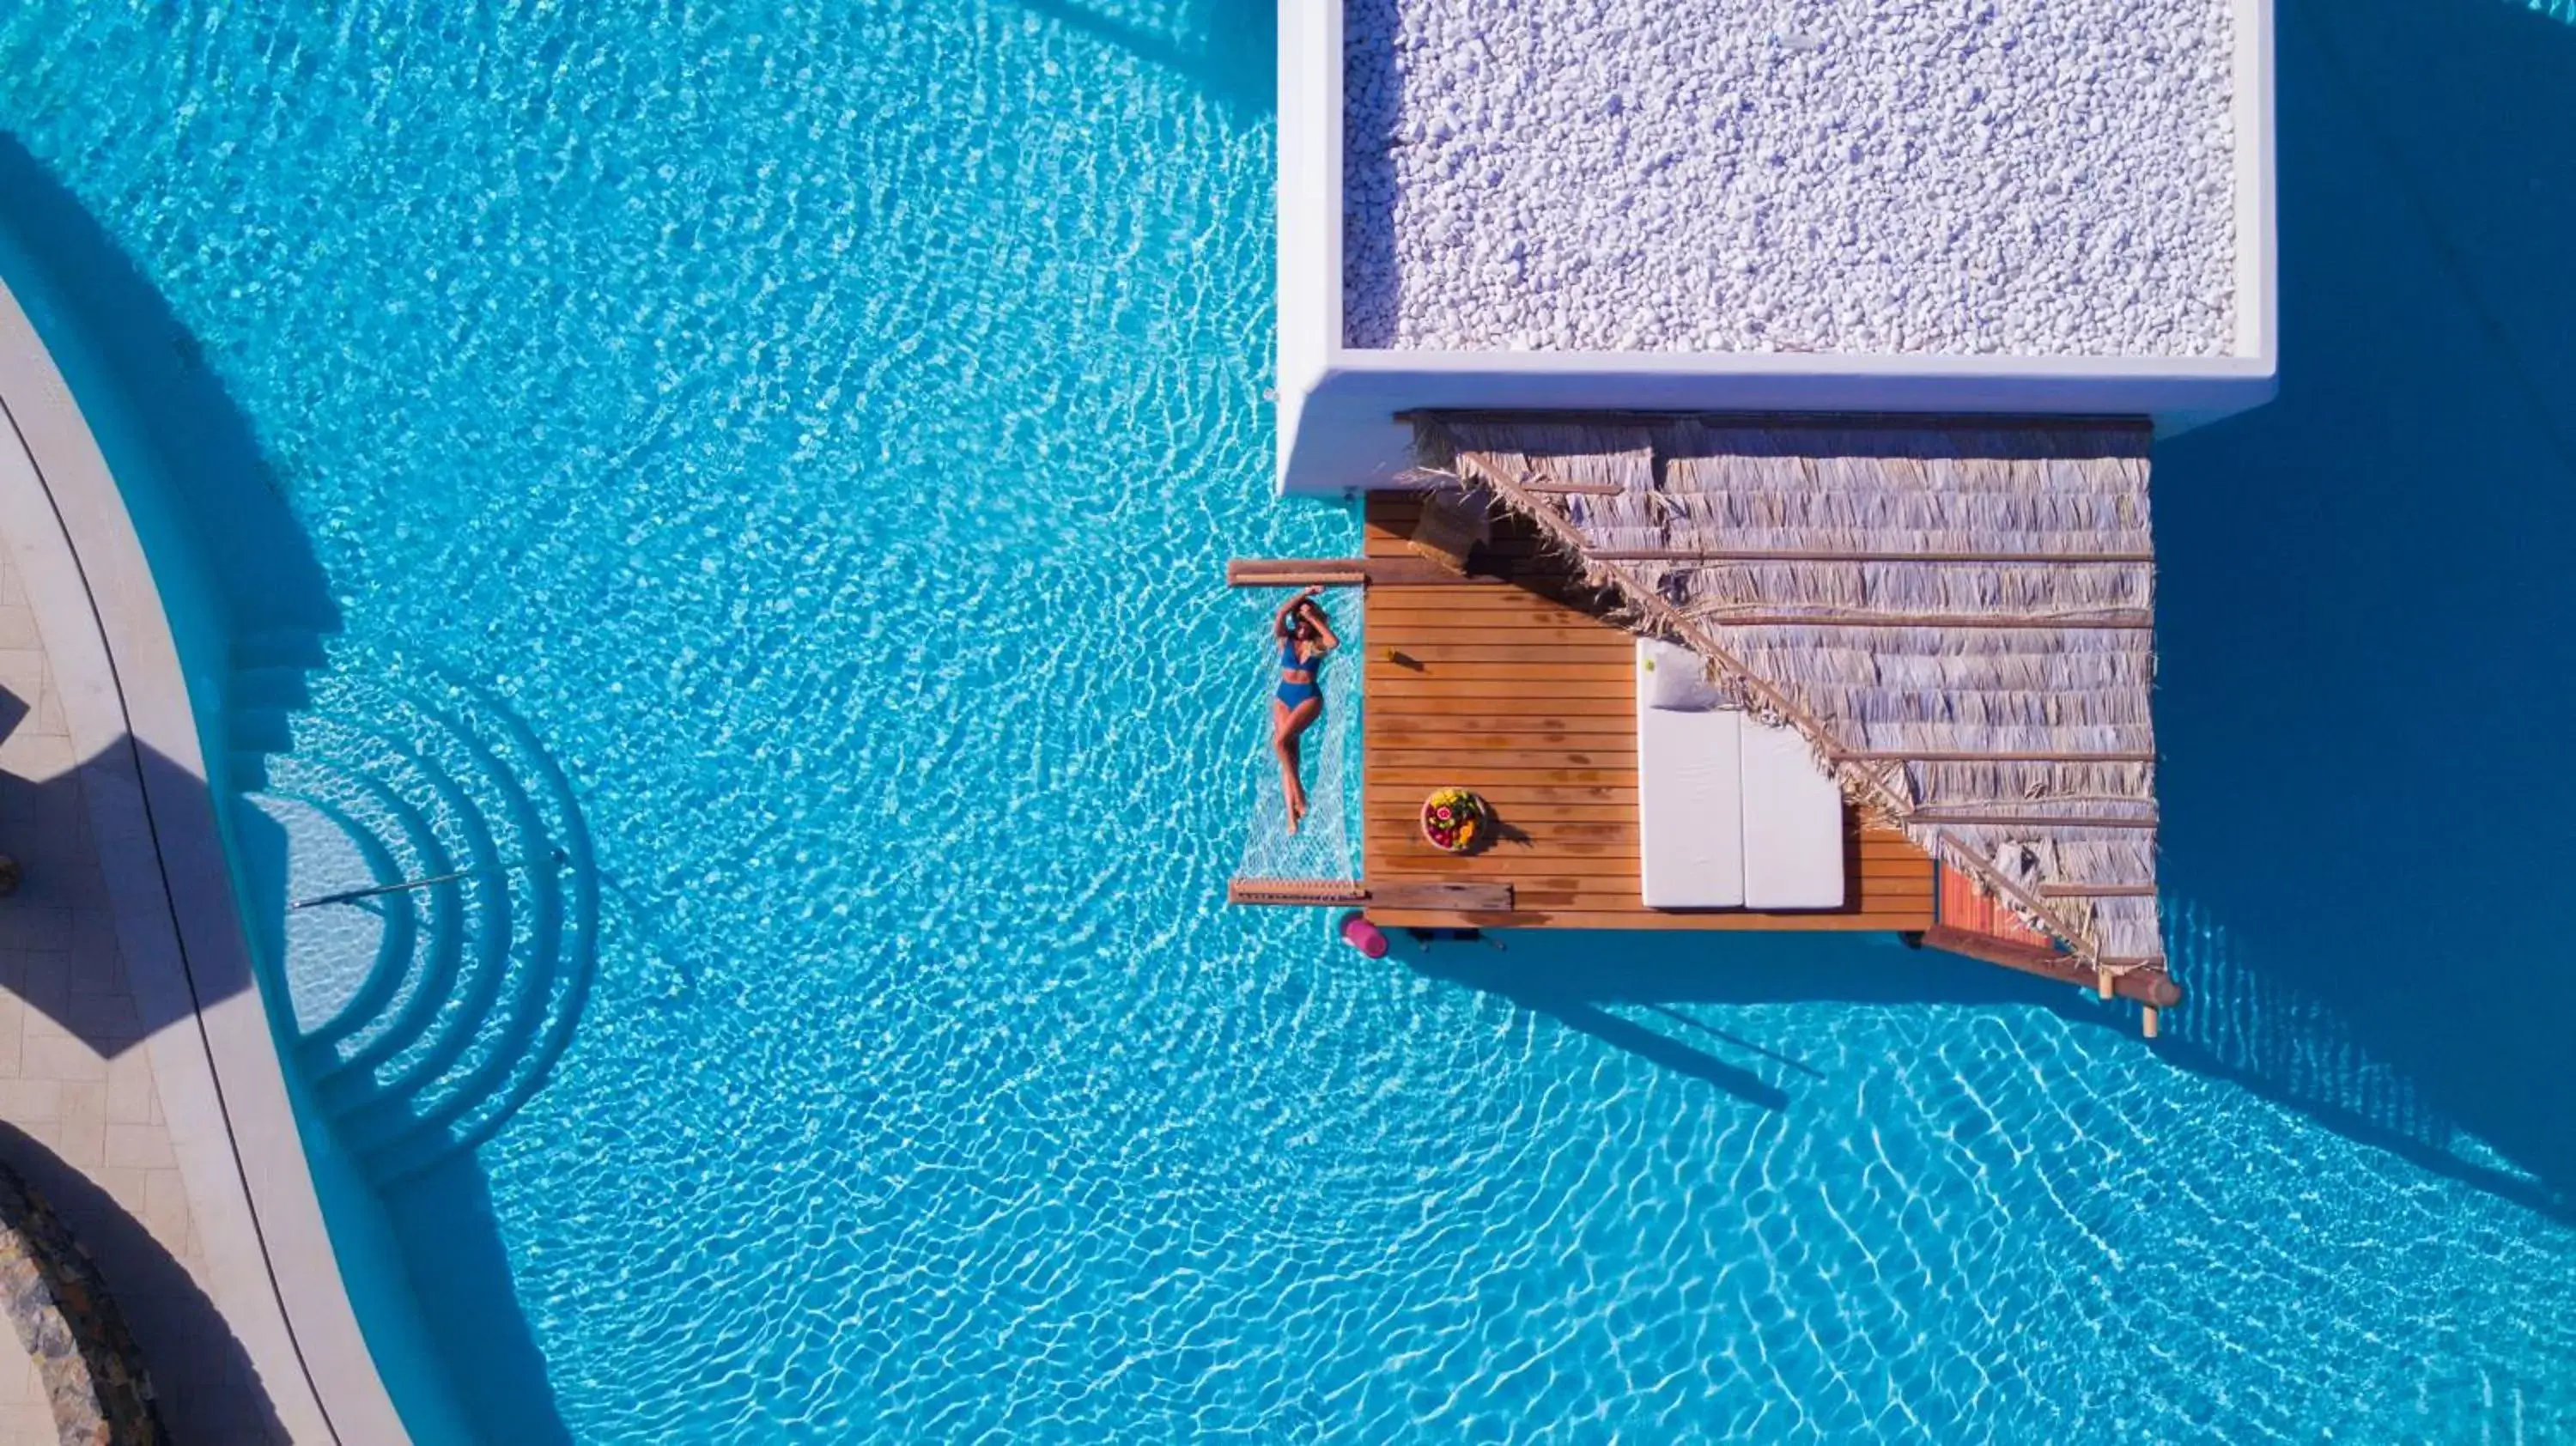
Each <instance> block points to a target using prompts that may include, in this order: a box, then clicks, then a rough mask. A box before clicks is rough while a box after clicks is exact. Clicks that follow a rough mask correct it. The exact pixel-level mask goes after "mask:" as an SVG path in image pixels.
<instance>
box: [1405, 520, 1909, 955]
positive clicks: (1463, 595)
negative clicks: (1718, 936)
mask: <svg viewBox="0 0 2576 1446" xmlns="http://www.w3.org/2000/svg"><path fill="white" fill-rule="evenodd" d="M1419 515H1420V504H1419V503H1418V502H1417V501H1416V500H1415V499H1413V498H1412V497H1409V496H1406V495H1404V494H1400V493H1376V494H1372V495H1371V496H1370V498H1369V501H1368V546H1367V555H1368V558H1369V559H1371V560H1372V561H1376V560H1381V559H1384V560H1388V561H1395V560H1400V559H1408V558H1411V557H1412V553H1411V551H1410V550H1409V549H1408V548H1407V547H1406V546H1405V538H1406V537H1408V536H1409V535H1410V534H1411V531H1412V527H1413V523H1414V520H1415V519H1416V518H1417V517H1418V516H1419ZM1399 571H1409V569H1402V570H1399ZM1471 572H1472V575H1471V576H1470V577H1469V578H1468V579H1466V580H1463V581H1458V582H1414V581H1411V580H1410V579H1409V578H1408V579H1407V580H1406V581H1405V582H1403V583H1402V584H1401V585H1393V586H1371V587H1370V589H1369V593H1368V619H1367V624H1368V626H1367V644H1368V657H1367V671H1366V677H1367V690H1368V702H1367V726H1366V727H1365V729H1364V730H1363V749H1364V754H1365V757H1366V768H1367V797H1368V817H1367V822H1366V827H1365V830H1364V835H1363V838H1364V842H1363V857H1364V860H1365V868H1364V872H1365V874H1366V876H1367V878H1368V879H1369V880H1370V881H1371V882H1372V883H1380V882H1383V883H1387V884H1397V883H1411V882H1417V881H1420V882H1469V881H1473V882H1498V883H1510V884H1511V885H1513V887H1514V894H1513V902H1514V908H1513V910H1512V911H1511V912H1509V913H1461V912H1453V911H1440V910H1428V909H1416V908H1384V907H1373V908H1371V909H1369V910H1368V914H1369V917H1370V918H1372V919H1374V920H1376V921H1377V922H1378V923H1379V924H1381V925H1385V926H1390V927H1401V926H1411V927H1416V928H1472V927H1483V928H1555V929H1898V930H1919V929H1926V928H1929V927H1930V926H1931V924H1932V922H1933V869H1932V860H1931V859H1930V858H1928V857H1926V856H1925V855H1924V854H1923V853H1922V852H1921V851H1920V850H1918V849H1916V848H1915V847H1914V846H1913V845H1912V844H1911V843H1909V842H1907V841H1906V839H1905V838H1904V837H1903V836H1902V835H1900V834H1897V833H1894V832H1890V831H1886V830H1878V829H1863V828H1860V827H1858V826H1857V825H1853V826H1852V827H1851V829H1850V833H1849V837H1848V841H1847V844H1846V848H1847V853H1846V856H1845V868H1846V872H1847V876H1848V878H1849V879H1850V893H1849V895H1848V897H1847V899H1846V901H1845V903H1844V906H1843V907H1842V908H1840V909H1827V910H1801V911H1798V912H1794V913H1773V912H1765V911H1761V910H1751V909H1722V910H1694V911H1680V910H1664V909H1649V908H1647V907H1646V906H1645V905H1644V904H1642V903H1640V902H1639V899H1638V879H1637V707H1636V693H1635V684H1634V682H1633V681H1632V674H1631V671H1630V670H1631V668H1632V666H1633V664H1632V661H1631V659H1632V656H1633V652H1632V650H1633V644H1632V643H1631V641H1630V638H1629V635H1628V634H1627V633H1626V632H1624V631H1622V630H1621V629H1619V628H1617V627H1615V626H1613V625H1611V624H1610V623H1609V622H1607V621H1606V620H1605V619H1604V618H1603V616H1602V611H1603V609H1602V606H1601V603H1600V601H1599V600H1598V599H1596V598H1594V597H1592V596H1590V595H1589V594H1587V593H1586V592H1584V591H1583V590H1582V589H1581V588H1580V587H1579V586H1578V585H1577V584H1576V583H1575V581H1574V579H1573V578H1572V576H1571V575H1570V573H1569V572H1568V571H1567V570H1566V569H1565V568H1564V567H1563V566H1562V565H1561V564H1558V563H1555V562H1554V561H1552V560H1546V559H1542V558H1541V557H1540V556H1539V555H1538V546H1537V543H1536V541H1535V540H1534V538H1533V537H1532V535H1531V534H1530V533H1529V532H1528V531H1527V530H1526V528H1525V525H1523V524H1513V523H1502V522H1498V523H1497V525H1496V536H1495V539H1494V541H1493V542H1491V543H1490V544H1487V545H1485V546H1483V547H1481V548H1479V549H1478V551H1477V553H1476V555H1475V561H1474V566H1473V568H1472V569H1471ZM1448 784H1457V785H1461V786H1464V787H1467V788H1472V789H1474V790H1476V791H1477V792H1478V793H1480V794H1482V795H1484V796H1485V798H1486V799H1487V800H1488V801H1490V802H1491V803H1492V804H1493V805H1494V810H1495V812H1496V814H1497V815H1498V816H1499V818H1500V821H1501V822H1502V824H1503V825H1504V835H1503V838H1502V839H1501V840H1500V841H1498V842H1497V843H1496V844H1495V845H1494V846H1493V847H1492V848H1490V849H1488V850H1486V851H1484V852H1482V853H1480V854H1478V855H1476V856H1474V857H1471V858H1457V857H1453V856H1451V855H1448V854H1443V853H1441V852H1439V851H1438V850H1436V849H1433V848H1432V847H1430V846H1429V845H1428V844H1425V843H1424V842H1423V841H1422V838H1421V835H1420V833H1419V832H1418V831H1417V819H1418V814H1419V811H1420V808H1421V804H1422V798H1423V795H1425V794H1427V793H1429V792H1431V791H1432V790H1433V789H1435V788H1439V787H1441V786H1443V785H1448Z"/></svg>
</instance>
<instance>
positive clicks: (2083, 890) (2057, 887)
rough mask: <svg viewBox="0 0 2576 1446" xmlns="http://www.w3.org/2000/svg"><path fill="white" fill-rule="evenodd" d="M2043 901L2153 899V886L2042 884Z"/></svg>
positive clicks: (2040, 888) (2040, 890)
mask: <svg viewBox="0 0 2576 1446" xmlns="http://www.w3.org/2000/svg"><path fill="white" fill-rule="evenodd" d="M2039 896H2040V897H2041V898H2043V899H2152V898H2154V897H2155V896H2156V886H2155V885H2153V884H2042V885H2040V886H2039Z"/></svg>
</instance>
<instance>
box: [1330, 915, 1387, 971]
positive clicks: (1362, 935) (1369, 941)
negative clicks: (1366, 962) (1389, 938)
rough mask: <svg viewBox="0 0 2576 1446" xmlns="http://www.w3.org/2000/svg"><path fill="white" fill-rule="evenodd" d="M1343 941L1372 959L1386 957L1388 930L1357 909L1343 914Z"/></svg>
mask: <svg viewBox="0 0 2576 1446" xmlns="http://www.w3.org/2000/svg"><path fill="white" fill-rule="evenodd" d="M1341 931H1342V942H1343V943H1345V944H1348V945H1350V946H1351V947H1352V948H1354V949H1357V950H1359V951H1360V952H1361V953H1362V954H1365V955H1367V956H1368V957H1369V958H1371V959H1383V958H1385V957H1386V932H1385V931H1384V930H1382V929H1380V928H1378V926H1377V925H1375V924H1372V923H1370V922H1369V921H1368V915H1366V914H1363V913H1361V912H1360V911H1359V910H1357V909H1353V910H1352V911H1351V912H1349V913H1347V914H1344V915H1343V916H1342V924H1341Z"/></svg>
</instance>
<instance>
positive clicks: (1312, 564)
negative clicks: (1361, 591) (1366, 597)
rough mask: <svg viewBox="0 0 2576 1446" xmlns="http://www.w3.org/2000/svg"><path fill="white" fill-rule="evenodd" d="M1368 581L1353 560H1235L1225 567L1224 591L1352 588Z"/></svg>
mask: <svg viewBox="0 0 2576 1446" xmlns="http://www.w3.org/2000/svg"><path fill="white" fill-rule="evenodd" d="M1367 581H1368V563H1367V562H1366V561H1364V560H1362V559H1360V558H1356V557H1238V558H1235V559H1234V560H1232V561H1231V562H1228V563H1227V564H1226V565H1225V585H1226V586H1227V587H1304V586H1306V585H1307V584H1309V583H1318V582H1320V583H1322V584H1324V585H1325V586H1326V587H1355V586H1358V585H1360V584H1362V583H1365V582H1367Z"/></svg>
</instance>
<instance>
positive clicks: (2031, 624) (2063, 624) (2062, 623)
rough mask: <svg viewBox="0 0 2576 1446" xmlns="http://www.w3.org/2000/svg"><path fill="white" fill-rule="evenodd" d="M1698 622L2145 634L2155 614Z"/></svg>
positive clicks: (1735, 617)
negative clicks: (2073, 616)
mask: <svg viewBox="0 0 2576 1446" xmlns="http://www.w3.org/2000/svg"><path fill="white" fill-rule="evenodd" d="M1686 616H1688V617H1689V619H1690V620H1691V621H1692V622H1696V623H1704V624H1707V625H1709V626H1712V627H1721V628H2017V629H2021V630H2023V631H2031V632H2056V631H2059V630H2061V629H2062V630H2068V631H2075V630H2088V629H2089V630H2098V631H2107V632H2128V633H2145V632H2153V631H2154V630H2155V626H2156V622H2155V618H2154V617H2153V616H2152V615H2150V614H2148V613H2145V612H2142V611H2139V610H2138V609H2135V608H2123V609H2119V610H2117V611H2113V612H2107V613H2102V614H2098V615H2096V616H2092V617H2075V618H2051V617H2032V616H2020V617H2005V616H2000V615H1995V614H1988V613H1861V612H1839V613H1823V612H1819V613H1692V614H1686Z"/></svg>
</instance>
